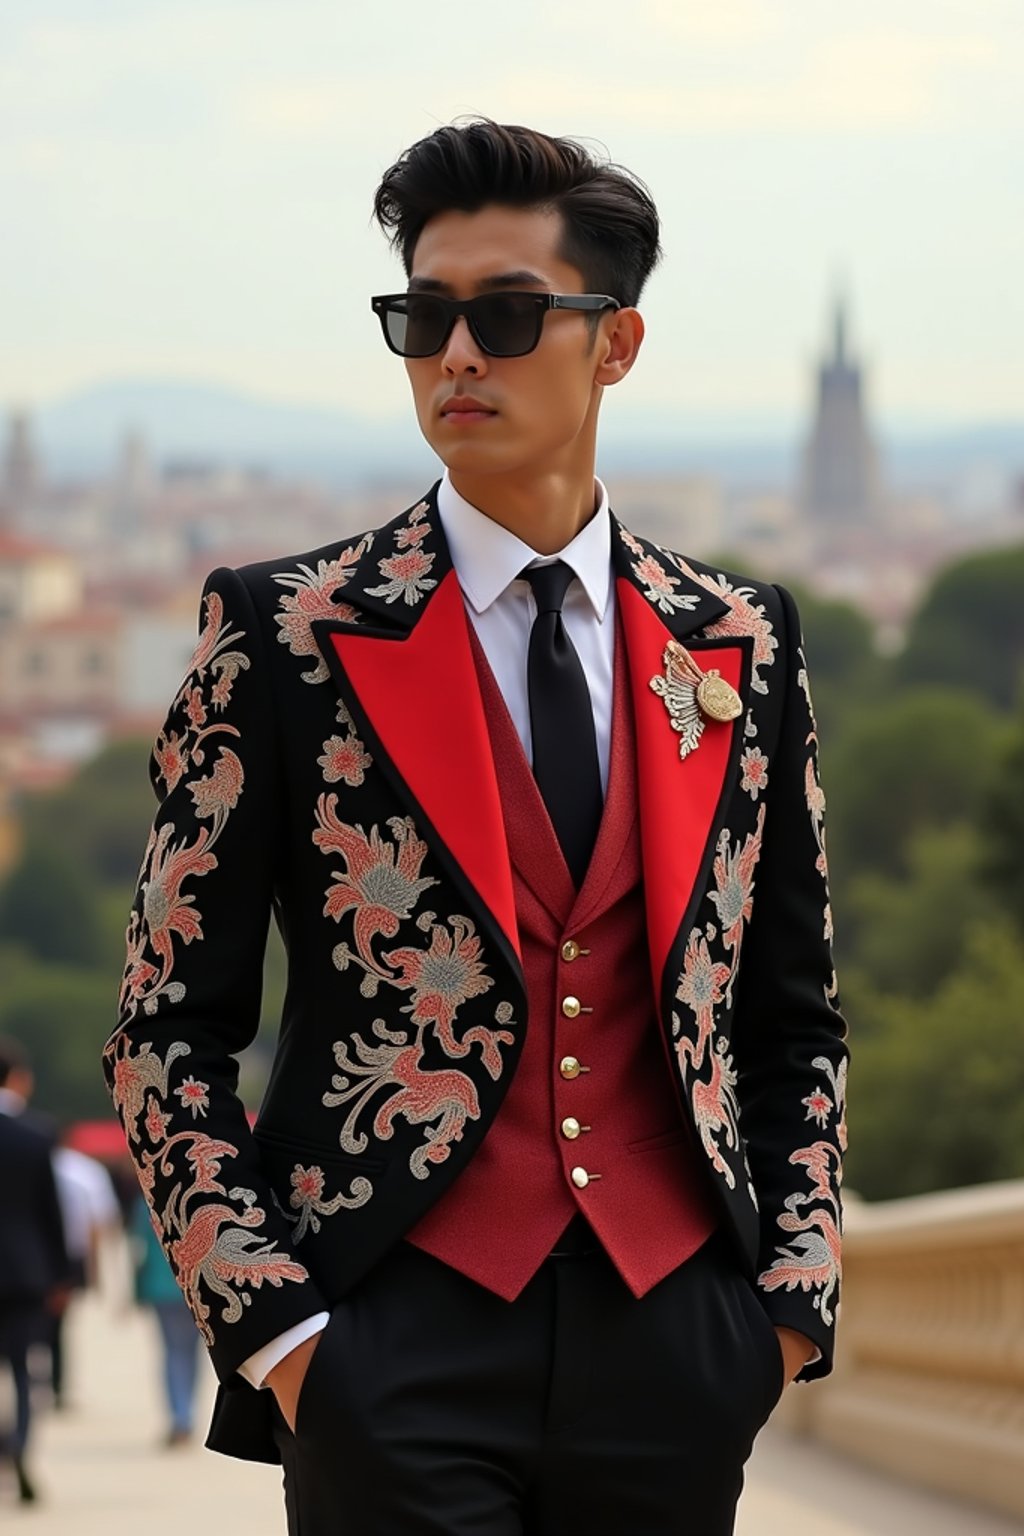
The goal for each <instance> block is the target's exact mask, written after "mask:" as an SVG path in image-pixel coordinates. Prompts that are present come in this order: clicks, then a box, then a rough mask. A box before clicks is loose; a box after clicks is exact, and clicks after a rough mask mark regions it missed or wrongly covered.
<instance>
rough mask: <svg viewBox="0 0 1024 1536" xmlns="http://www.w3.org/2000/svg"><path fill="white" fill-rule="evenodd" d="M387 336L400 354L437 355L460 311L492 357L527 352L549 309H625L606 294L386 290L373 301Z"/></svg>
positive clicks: (385, 338) (534, 344) (536, 341)
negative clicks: (455, 294) (457, 294)
mask: <svg viewBox="0 0 1024 1536" xmlns="http://www.w3.org/2000/svg"><path fill="white" fill-rule="evenodd" d="M370 307H371V309H372V310H373V312H374V314H375V315H377V316H378V318H379V319H380V326H381V330H382V331H383V332H384V340H385V341H386V342H387V344H388V346H389V347H390V348H391V350H392V352H397V353H398V356H399V357H433V356H434V355H435V353H437V352H440V350H441V348H442V347H443V346H444V344H445V342H446V341H447V340H448V338H449V336H450V335H451V333H452V331H453V330H454V329H455V322H456V320H457V319H458V318H459V316H460V315H465V317H466V324H467V325H468V326H469V331H470V335H471V336H472V337H473V340H474V341H475V342H476V344H477V346H478V347H479V348H480V350H481V351H482V352H487V353H489V355H490V356H491V357H525V355H526V353H527V352H532V351H533V349H534V347H535V346H536V345H537V343H538V341H540V333H541V329H542V327H543V325H544V316H545V315H546V314H547V312H548V310H549V309H574V310H589V311H591V312H593V311H596V310H602V309H618V308H620V305H619V302H618V300H617V299H611V298H609V297H608V296H607V294H603V293H511V292H508V291H500V292H497V293H481V294H478V295H477V297H476V298H475V299H443V298H441V297H440V295H439V294H436V293H382V294H378V296H377V297H376V298H373V299H371V300H370Z"/></svg>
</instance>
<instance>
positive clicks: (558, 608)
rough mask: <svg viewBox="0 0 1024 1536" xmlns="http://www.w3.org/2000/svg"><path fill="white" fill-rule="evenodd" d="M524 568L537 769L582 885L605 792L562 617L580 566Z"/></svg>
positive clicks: (590, 716)
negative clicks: (529, 595) (533, 608)
mask: <svg viewBox="0 0 1024 1536" xmlns="http://www.w3.org/2000/svg"><path fill="white" fill-rule="evenodd" d="M520 575H521V576H522V578H523V580H524V581H528V582H529V583H530V586H531V587H532V588H533V595H534V597H535V598H536V600H537V617H536V618H535V619H534V621H533V628H532V629H531V631H530V649H529V653H528V656H527V666H526V677H527V687H528V691H529V698H530V730H531V734H532V736H533V776H534V778H535V779H536V780H537V787H538V789H539V790H540V792H541V795H542V796H543V798H544V804H545V805H546V806H547V808H548V814H549V815H550V817H551V821H552V824H553V826H554V829H555V832H556V834H557V836H558V841H559V843H560V844H561V846H562V852H563V853H564V854H565V862H566V863H567V864H568V866H569V869H570V871H571V873H572V877H573V879H574V880H575V882H576V888H577V890H578V889H579V887H580V886H581V885H582V884H583V877H584V875H585V874H586V872H587V865H588V864H589V863H590V855H591V853H592V852H593V849H594V841H595V839H596V837H597V829H598V826H599V824H600V821H601V810H602V805H603V798H604V797H603V795H602V792H601V770H600V767H599V765H598V758H597V737H596V734H595V732H594V709H593V705H592V704H591V701H590V690H589V688H588V687H587V679H586V677H585V676H584V674H583V667H582V665H581V663H580V658H579V656H578V655H577V653H576V648H575V646H574V645H573V643H572V641H571V640H570V639H569V636H568V634H567V633H566V629H565V624H564V622H563V620H562V603H563V601H564V599H565V594H566V590H567V588H568V586H569V583H570V582H571V581H572V579H573V575H574V572H573V571H572V570H571V569H570V568H569V566H567V565H566V564H565V562H564V561H563V560H556V561H555V562H554V563H553V564H552V565H531V566H527V568H526V569H525V570H524V571H521V572H520Z"/></svg>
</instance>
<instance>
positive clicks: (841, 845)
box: [825, 688, 1005, 907]
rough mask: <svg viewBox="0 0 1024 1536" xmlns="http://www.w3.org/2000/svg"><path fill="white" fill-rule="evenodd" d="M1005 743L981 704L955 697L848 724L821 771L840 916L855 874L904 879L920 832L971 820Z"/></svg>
mask: <svg viewBox="0 0 1024 1536" xmlns="http://www.w3.org/2000/svg"><path fill="white" fill-rule="evenodd" d="M1004 733H1005V726H1004V724H1003V722H1002V720H1001V719H1000V717H999V715H998V714H997V713H996V711H995V710H994V709H993V707H992V706H991V705H990V704H988V703H987V702H986V701H985V699H983V698H974V697H972V696H971V695H970V694H968V693H964V692H961V691H957V690H954V689H951V688H950V689H942V688H921V689H916V690H914V691H913V692H911V693H905V694H893V695H890V696H889V697H888V698H885V699H880V700H879V702H878V704H877V706H876V707H875V708H873V709H872V710H870V711H864V712H862V713H861V714H860V715H859V716H858V717H857V718H856V719H855V720H854V721H853V722H851V724H850V725H849V727H848V728H847V729H846V730H845V731H844V732H843V734H842V736H841V737H840V739H839V741H838V742H837V743H836V744H835V746H834V748H833V749H832V751H831V752H830V753H829V755H828V758H827V762H826V764H825V788H826V792H827V793H828V796H829V817H828V825H829V830H828V838H829V845H828V846H829V859H830V865H831V871H832V876H833V879H834V880H835V882H836V885H837V889H840V888H841V889H842V891H843V895H842V900H841V902H840V905H841V906H842V907H845V901H846V890H847V889H848V882H849V881H850V880H852V879H853V878H855V877H856V876H857V875H858V874H861V873H863V872H867V871H870V872H873V873H875V874H883V875H887V876H894V877H903V876H905V875H906V874H907V873H908V871H909V866H908V850H909V848H910V846H911V843H912V840H913V838H914V837H915V836H916V834H917V833H918V832H920V831H922V830H924V829H926V828H929V827H948V826H950V825H952V824H954V823H956V822H962V821H965V820H967V821H970V820H973V819H974V818H975V816H976V815H977V813H978V810H979V807H980V804H981V801H982V798H983V795H984V792H985V789H986V787H987V785H988V783H989V781H990V778H991V773H992V764H993V762H994V761H995V757H996V753H997V750H998V746H999V744H1000V743H1001V741H1002V739H1003V736H1004Z"/></svg>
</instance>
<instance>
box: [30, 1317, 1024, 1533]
mask: <svg viewBox="0 0 1024 1536" xmlns="http://www.w3.org/2000/svg"><path fill="white" fill-rule="evenodd" d="M68 1354H69V1361H70V1366H69V1374H70V1377H71V1395H72V1399H73V1405H74V1406H73V1407H72V1408H71V1409H69V1410H68V1411H67V1412H65V1413H63V1414H59V1415H58V1414H47V1415H45V1416H44V1417H43V1418H42V1419H41V1421H40V1422H39V1425H38V1429H37V1433H36V1437H35V1446H34V1455H33V1465H34V1467H35V1469H36V1472H37V1476H38V1481H39V1484H40V1487H41V1491H42V1493H43V1495H44V1498H43V1499H42V1500H41V1502H40V1503H39V1504H38V1505H35V1506H30V1507H28V1508H24V1509H20V1508H18V1507H17V1506H16V1505H15V1504H14V1502H13V1498H14V1490H13V1487H12V1486H11V1484H10V1482H8V1481H6V1480H0V1529H2V1530H3V1532H4V1536H8V1533H10V1536H114V1533H118V1532H125V1533H129V1536H135V1533H138V1536H183V1533H185V1536H236V1533H237V1536H283V1532H284V1513H283V1505H282V1499H281V1492H280V1473H279V1471H278V1470H277V1469H276V1468H273V1467H264V1466H258V1465H255V1464H244V1463H242V1462H236V1461H231V1460H229V1459H228V1458H226V1457H223V1456H214V1455H212V1454H210V1453H209V1452H207V1451H204V1450H202V1449H201V1447H200V1446H199V1445H198V1444H197V1445H195V1446H189V1447H186V1448H184V1449H178V1450H174V1451H170V1450H164V1449H162V1448H160V1447H159V1440H160V1436H161V1433H162V1431H163V1419H162V1411H161V1404H160V1395H159V1388H158V1381H157V1370H158V1364H157V1361H158V1351H157V1340H156V1332H155V1328H154V1326H153V1325H152V1320H151V1319H150V1318H149V1317H148V1316H147V1315H145V1314H143V1313H140V1312H138V1311H135V1310H134V1309H128V1308H126V1307H123V1306H120V1307H114V1306H112V1305H111V1304H110V1303H109V1302H108V1301H100V1300H98V1299H88V1300H86V1301H85V1302H82V1303H80V1304H79V1306H78V1308H77V1309H76V1312H75V1314H74V1315H73V1316H72V1319H71V1325H70V1328H69V1350H68ZM212 1395H213V1380H212V1372H210V1371H209V1370H208V1368H207V1369H205V1370H204V1382H203V1403H202V1407H201V1412H200V1422H202V1423H205V1420H206V1416H207V1411H208V1405H209V1402H210V1400H211V1399H212ZM4 1407H5V1408H6V1405H4ZM1022 1532H1024V1527H1022V1526H1020V1525H1018V1524H1016V1523H1014V1522H1007V1521H1005V1520H1000V1519H997V1518H994V1517H992V1516H988V1515H986V1514H984V1513H979V1512H978V1511H976V1510H973V1509H967V1508H965V1507H964V1506H962V1505H957V1504H952V1503H950V1501H948V1500H944V1499H939V1498H936V1497H932V1496H929V1495H924V1494H921V1493H919V1492H917V1491H915V1490H914V1489H912V1488H907V1487H905V1486H903V1485H901V1484H897V1483H893V1482H891V1481H890V1480H888V1479H886V1478H883V1477H878V1476H875V1475H873V1474H871V1473H870V1472H865V1471H864V1470H863V1469H862V1468H859V1467H857V1466H855V1465H854V1464H852V1463H850V1462H846V1461H844V1460H842V1459H841V1458H839V1457H836V1456H834V1455H831V1454H829V1453H827V1452H824V1451H820V1450H817V1449H813V1448H809V1447H807V1446H806V1445H805V1444H802V1443H801V1442H799V1441H795V1440H793V1439H791V1438H790V1437H789V1436H787V1435H786V1434H785V1433H784V1432H783V1431H781V1430H774V1431H773V1430H772V1429H771V1428H769V1429H768V1430H767V1431H765V1433H764V1434H762V1436H761V1437H760V1439H759V1441H758V1445H757V1449H756V1451H755V1454H754V1457H753V1459H752V1461H751V1463H750V1466H749V1468H748V1477H747V1488H746V1491H745V1492H744V1495H743V1499H742V1501H741V1508H740V1518H739V1523H738V1526H737V1536H1021V1533H1022ZM361 1536H362V1533H361ZM365 1536H370V1533H365ZM579 1536H586V1533H585V1532H580V1533H579ZM637 1536H639V1533H637Z"/></svg>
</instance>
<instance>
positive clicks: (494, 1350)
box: [276, 1232, 783, 1536]
mask: <svg viewBox="0 0 1024 1536" xmlns="http://www.w3.org/2000/svg"><path fill="white" fill-rule="evenodd" d="M782 1384H783V1364H782V1352H781V1349H780V1347H779V1343H778V1339H777V1337H776V1334H775V1330H774V1328H773V1327H772V1324H771V1322H770V1321H769V1319H768V1315H767V1313H766V1312H765V1311H764V1309H763V1307H762V1306H761V1304H760V1302H759V1301H758V1299H757V1296H756V1295H755V1293H754V1290H753V1287H752V1285H751V1283H750V1281H749V1280H748V1279H747V1278H746V1277H745V1276H744V1275H743V1273H742V1272H741V1270H740V1268H739V1264H738V1260H737V1259H736V1257H735V1254H734V1250H733V1248H732V1246H731V1244H730V1243H729V1241H728V1239H727V1237H726V1235H725V1234H724V1232H718V1233H716V1234H714V1235H713V1236H712V1237H711V1238H710V1239H709V1240H708V1241H707V1242H706V1243H705V1244H704V1246H703V1247H702V1248H701V1249H700V1250H699V1251H698V1252H697V1253H696V1254H695V1255H694V1256H693V1257H692V1258H691V1259H689V1260H688V1261H687V1262H686V1263H685V1264H683V1265H681V1266H680V1267H679V1268H678V1269H677V1270H675V1271H674V1272H673V1273H672V1274H671V1275H669V1276H667V1277H666V1279H665V1280H663V1281H662V1282H661V1283H660V1284H659V1285H657V1286H655V1287H654V1289H653V1290H652V1291H649V1292H648V1293H647V1295H646V1296H644V1297H642V1298H641V1299H640V1300H639V1301H637V1300H636V1298H635V1297H634V1296H633V1295H632V1293H631V1292H630V1291H629V1290H628V1288H627V1287H626V1286H625V1284H624V1283H623V1281H622V1280H621V1278H620V1277H619V1275H618V1272H617V1271H616V1270H615V1268H614V1267H613V1265H612V1263H611V1261H610V1260H609V1259H608V1258H607V1257H606V1256H605V1254H604V1253H603V1251H601V1250H597V1251H596V1252H591V1253H589V1254H587V1255H584V1256H571V1257H552V1258H549V1259H547V1260H546V1261H545V1263H544V1264H543V1265H542V1267H541V1269H540V1270H539V1271H538V1273H537V1274H536V1275H535V1276H534V1278H533V1279H532V1280H531V1281H530V1283H529V1285H528V1286H527V1287H526V1289H525V1290H524V1291H523V1292H522V1293H521V1294H520V1296H519V1297H518V1298H517V1299H516V1300H515V1301H514V1302H512V1303H509V1302H506V1301H503V1300H502V1299H501V1298H500V1297H499V1296H496V1295H494V1294H493V1293H492V1292H490V1291H487V1290H485V1289H484V1288H483V1287H481V1286H479V1285H476V1284H475V1283H474V1282H473V1281H471V1280H468V1279H466V1278H465V1276H463V1275H460V1274H459V1273H458V1272H457V1271H455V1270H453V1269H450V1268H449V1267H448V1266H447V1265H445V1264H442V1263H441V1262H440V1261H439V1260H437V1259H435V1258H433V1257H432V1256H430V1255H429V1254H425V1253H423V1252H421V1251H420V1250H419V1249H417V1248H415V1247H413V1246H412V1245H411V1244H408V1243H404V1242H402V1243H399V1244H398V1245H397V1246H396V1247H395V1248H394V1249H393V1250H392V1251H391V1252H390V1253H389V1254H388V1255H387V1256H386V1257H385V1258H384V1259H383V1260H382V1261H381V1263H380V1264H379V1265H377V1266H376V1267H375V1268H374V1269H373V1270H372V1271H371V1272H370V1274H369V1275H367V1276H366V1278H365V1279H364V1280H363V1281H362V1282H361V1283H360V1285H358V1286H357V1287H356V1288H355V1289H354V1290H353V1291H352V1292H350V1294H349V1295H348V1296H346V1297H345V1299H344V1300H343V1301H342V1302H341V1303H340V1304H339V1305H338V1306H337V1307H336V1308H335V1310H334V1312H333V1313H332V1316H331V1321H330V1324H329V1325H328V1328H327V1330H326V1332H325V1334H324V1336H323V1338H322V1339H321V1342H320V1344H319V1346H318V1348H317V1350H316V1353H315V1354H314V1356H313V1359H312V1362H311V1365H310V1368H309V1371H308V1373H307V1376H306V1379H305V1381H304V1383H303V1387H302V1392H301V1394H300V1397H299V1404H298V1415H297V1421H296V1426H295V1434H294V1436H293V1435H292V1434H290V1433H289V1431H288V1429H287V1427H286V1425H285V1422H284V1419H283V1418H282V1417H281V1415H280V1414H277V1415H276V1420H277V1429H276V1436H277V1440H278V1445H279V1447H280V1450H281V1454H282V1461H283V1463H284V1471H285V1503H286V1506H287V1511H288V1531H289V1536H729V1533H730V1532H731V1531H732V1530H733V1523H734V1519H735V1510H736V1501H737V1499H738V1498H739V1494H740V1490H741V1488H742V1485H743V1464H744V1462H745V1461H746V1459H747V1457H748V1455H749V1454H750V1449H751V1446H752V1444H753V1440H754V1436H755V1435H756V1433H757V1431H758V1429H759V1428H760V1427H761V1425H762V1424H763V1423H764V1421H765V1420H766V1419H767V1417H768V1415H769V1414H770V1413H771V1411H772V1409H773V1407H774V1406H775V1404H776V1402H777V1400H778V1398H779V1395H780V1393H781V1391H782Z"/></svg>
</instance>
